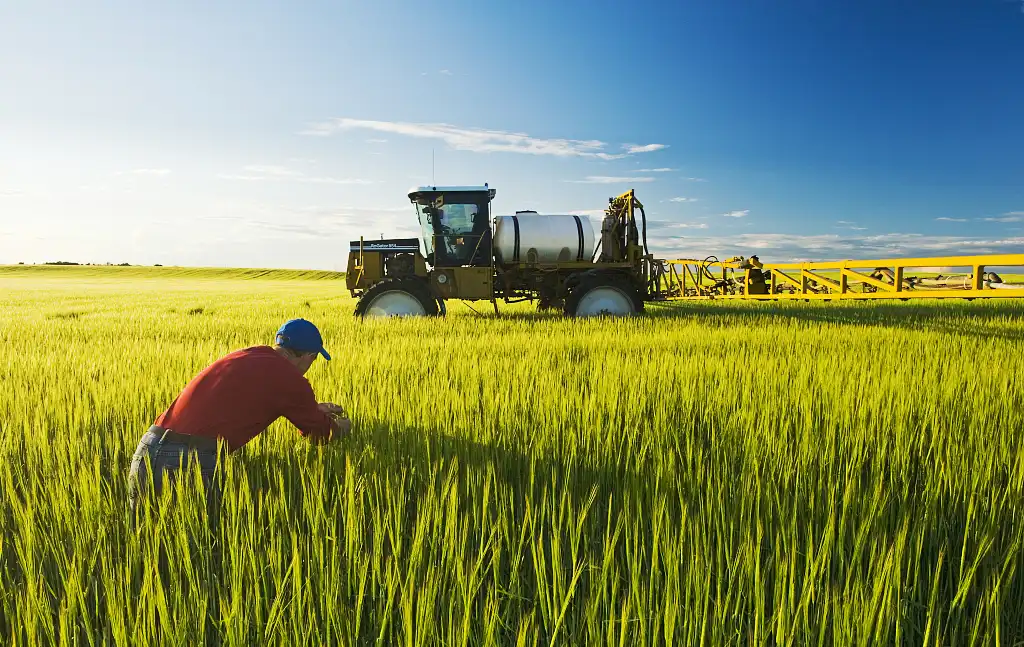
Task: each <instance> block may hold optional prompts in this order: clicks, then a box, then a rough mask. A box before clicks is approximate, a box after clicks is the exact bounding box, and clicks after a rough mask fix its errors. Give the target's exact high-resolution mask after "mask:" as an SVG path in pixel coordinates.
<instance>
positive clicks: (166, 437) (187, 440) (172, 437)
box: [149, 425, 217, 452]
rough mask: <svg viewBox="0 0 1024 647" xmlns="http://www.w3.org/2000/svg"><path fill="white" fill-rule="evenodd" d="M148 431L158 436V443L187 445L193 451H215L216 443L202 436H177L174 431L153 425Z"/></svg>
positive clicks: (214, 440)
mask: <svg viewBox="0 0 1024 647" xmlns="http://www.w3.org/2000/svg"><path fill="white" fill-rule="evenodd" d="M149 430H150V431H152V432H153V433H155V434H157V435H159V436H160V442H161V443H165V442H170V443H181V444H182V445H188V446H189V447H193V448H195V449H202V450H206V451H211V452H215V451H217V441H216V439H213V438H204V437H203V436H192V435H189V434H179V433H178V432H176V431H171V430H170V429H164V428H163V427H158V426H156V425H153V426H152V427H150V428H149Z"/></svg>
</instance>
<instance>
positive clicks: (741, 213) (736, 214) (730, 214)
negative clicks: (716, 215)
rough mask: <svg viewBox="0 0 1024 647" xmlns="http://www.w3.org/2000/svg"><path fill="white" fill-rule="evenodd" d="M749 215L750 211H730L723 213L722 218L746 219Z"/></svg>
mask: <svg viewBox="0 0 1024 647" xmlns="http://www.w3.org/2000/svg"><path fill="white" fill-rule="evenodd" d="M749 213H750V209H742V210H740V211H730V212H728V213H723V214H722V216H723V217H725V218H746V217H747V215H748V214H749Z"/></svg>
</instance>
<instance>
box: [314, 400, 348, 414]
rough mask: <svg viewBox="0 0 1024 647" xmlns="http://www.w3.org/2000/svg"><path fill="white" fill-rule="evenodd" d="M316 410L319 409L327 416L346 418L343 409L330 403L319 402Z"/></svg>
mask: <svg viewBox="0 0 1024 647" xmlns="http://www.w3.org/2000/svg"><path fill="white" fill-rule="evenodd" d="M316 408H317V409H320V410H321V411H323V412H324V413H326V414H327V415H341V416H345V417H347V415H346V414H345V410H344V409H342V408H341V407H340V406H338V405H336V404H333V403H331V402H321V403H320V404H318V405H316Z"/></svg>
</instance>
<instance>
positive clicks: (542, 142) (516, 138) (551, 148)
mask: <svg viewBox="0 0 1024 647" xmlns="http://www.w3.org/2000/svg"><path fill="white" fill-rule="evenodd" d="M355 129H361V130H373V131H376V132H382V133H391V134H395V135H405V136H406V137H417V138H421V139H440V140H441V141H443V142H445V143H446V144H448V145H449V146H451V147H452V148H454V149H456V150H463V151H471V152H475V153H495V152H498V153H523V154H529V155H554V156H557V157H594V158H597V159H603V160H614V159H621V158H623V157H628V156H629V155H630V154H633V153H641V152H648V151H651V150H658V149H659V148H664V145H663V144H651V145H648V146H640V147H632V146H627V147H626V148H627V151H628V152H627V153H623V154H612V153H608V152H606V151H605V149H606V148H607V144H606V143H605V142H602V141H600V140H596V139H595V140H579V139H560V138H556V139H542V138H539V137H531V136H530V135H527V134H525V133H514V132H508V131H504V130H488V129H484V128H462V127H459V126H453V125H451V124H443V123H411V122H400V121H374V120H367V119H349V118H347V117H341V118H337V119H332V120H330V121H326V122H321V123H318V124H313V125H311V126H310V127H309V128H307V129H306V130H303V131H301V132H300V134H303V135H318V136H328V135H333V134H335V133H338V132H341V131H346V130H355ZM652 147H653V148H652ZM630 149H634V150H630Z"/></svg>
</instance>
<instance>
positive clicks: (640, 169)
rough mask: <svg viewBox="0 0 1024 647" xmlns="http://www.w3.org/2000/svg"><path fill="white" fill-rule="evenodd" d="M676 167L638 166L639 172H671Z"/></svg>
mask: <svg viewBox="0 0 1024 647" xmlns="http://www.w3.org/2000/svg"><path fill="white" fill-rule="evenodd" d="M674 170H675V169H674V168H638V169H637V170H636V172H637V173H671V172H672V171H674Z"/></svg>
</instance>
